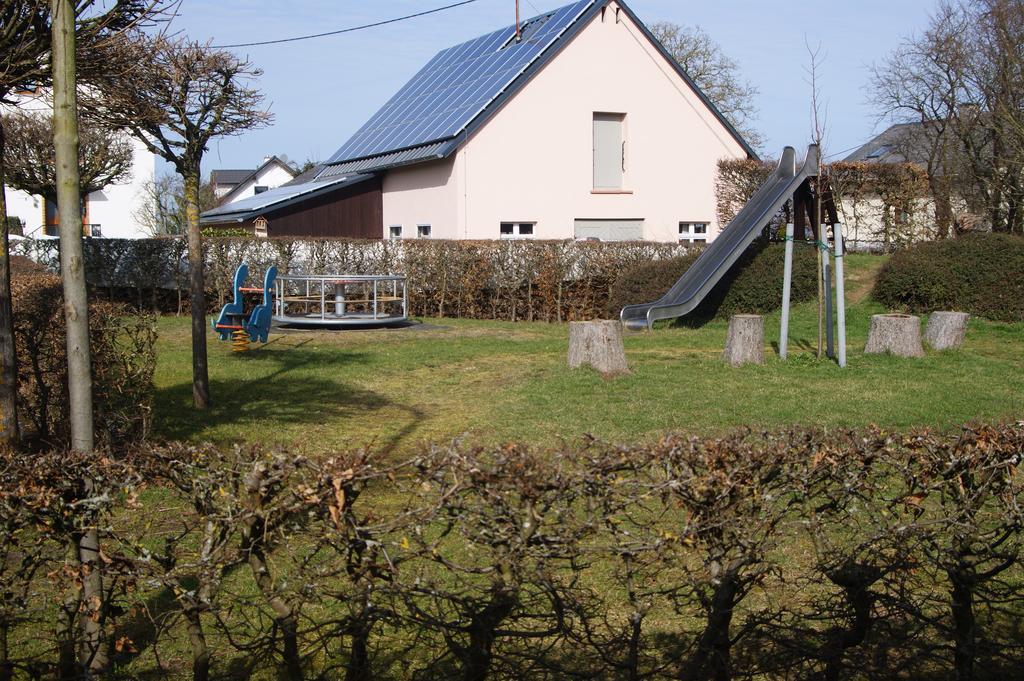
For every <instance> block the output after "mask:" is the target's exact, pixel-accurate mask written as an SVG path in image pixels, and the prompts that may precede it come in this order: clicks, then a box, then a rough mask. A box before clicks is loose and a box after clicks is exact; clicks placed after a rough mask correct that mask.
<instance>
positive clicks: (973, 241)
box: [872, 233, 1024, 322]
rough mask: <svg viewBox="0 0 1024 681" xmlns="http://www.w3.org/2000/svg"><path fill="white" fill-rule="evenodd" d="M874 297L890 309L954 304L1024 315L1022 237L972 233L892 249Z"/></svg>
mask: <svg viewBox="0 0 1024 681" xmlns="http://www.w3.org/2000/svg"><path fill="white" fill-rule="evenodd" d="M872 295H873V297H874V298H875V299H876V300H877V301H879V302H880V303H882V304H883V305H885V306H886V307H888V308H890V309H892V310H903V311H909V312H932V311H934V310H957V311H961V312H969V313H971V314H973V315H977V316H979V317H986V318H988V319H993V320H997V321H1005V322H1020V321H1024V238H1022V237H1019V236H1012V235H1009V234H992V233H974V234H967V235H964V236H962V237H960V238H958V239H949V240H943V241H932V242H925V243H920V244H916V245H914V246H912V247H910V248H908V249H906V250H904V251H900V252H898V253H895V254H893V256H892V258H891V259H890V260H889V261H888V262H887V263H886V264H885V265H884V266H883V267H882V269H881V271H880V272H879V274H878V278H877V279H876V281H875V287H874V291H873V293H872Z"/></svg>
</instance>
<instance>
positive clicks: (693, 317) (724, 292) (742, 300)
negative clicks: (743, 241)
mask: <svg viewBox="0 0 1024 681" xmlns="http://www.w3.org/2000/svg"><path fill="white" fill-rule="evenodd" d="M697 255H698V254H697V253H692V254H688V255H684V256H682V257H678V258H670V259H667V260H661V261H655V262H649V263H642V264H639V265H636V266H634V267H632V268H629V269H627V270H625V271H623V272H622V274H621V275H619V277H618V278H617V279H616V280H615V283H614V284H613V285H612V288H611V292H610V295H609V299H608V314H609V315H611V316H612V317H613V318H617V317H618V314H619V311H620V310H621V309H622V308H623V307H624V306H625V305H631V304H635V303H645V302H651V301H654V300H657V299H658V298H660V297H661V296H662V295H664V294H665V292H666V291H668V290H669V288H670V287H671V286H672V284H673V283H675V281H676V280H677V279H678V278H679V277H680V276H681V275H682V274H683V273H684V272H685V271H686V270H687V269H688V268H689V267H690V265H692V264H693V262H694V261H695V260H696V259H697ZM784 255H785V247H784V245H783V244H770V245H769V244H766V243H765V242H763V241H761V242H755V243H754V244H752V245H751V246H750V248H748V249H747V251H746V252H745V253H744V254H743V255H742V256H741V257H740V259H739V260H738V261H737V262H736V265H734V266H733V267H732V269H730V271H729V272H728V273H727V274H726V276H725V277H724V278H723V279H722V280H721V281H720V282H719V283H718V284H717V285H716V286H715V288H713V289H712V290H711V293H710V295H708V297H707V298H705V299H704V302H702V303H701V304H700V305H699V306H698V307H697V309H696V310H694V312H693V313H691V314H690V315H688V316H687V318H686V319H685V320H684V322H685V323H700V322H703V321H706V320H708V319H711V318H713V317H716V316H718V317H728V316H730V315H733V314H738V313H750V314H756V313H764V312H771V311H772V310H777V309H779V308H780V307H782V273H783V264H784V262H783V259H784ZM817 292H818V284H817V264H816V262H815V251H814V249H813V248H810V247H807V246H804V245H798V246H797V247H796V248H795V250H794V252H793V288H792V291H791V300H792V302H793V303H800V302H804V301H807V300H812V299H814V297H815V296H816V295H817Z"/></svg>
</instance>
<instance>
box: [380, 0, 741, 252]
mask: <svg viewBox="0 0 1024 681" xmlns="http://www.w3.org/2000/svg"><path fill="white" fill-rule="evenodd" d="M615 8H616V6H615V4H614V3H613V4H611V5H609V7H608V8H607V9H606V11H605V13H604V16H603V18H602V16H601V15H600V14H599V15H597V16H596V17H595V18H594V19H593V20H592V21H591V23H590V24H589V25H588V26H587V27H585V28H584V29H583V30H582V31H581V32H580V33H579V34H578V35H577V36H576V37H575V38H574V39H573V41H572V43H570V44H569V45H568V46H566V47H565V48H563V50H562V51H561V52H560V53H559V54H558V56H556V57H555V58H554V59H553V60H552V61H551V62H549V63H548V64H547V65H546V66H545V67H544V68H543V69H542V70H541V71H540V72H539V73H538V74H537V75H536V76H534V78H533V79H532V80H531V81H530V83H528V84H527V85H526V86H525V87H524V88H523V90H521V91H520V92H519V93H518V94H516V95H515V96H514V97H513V98H512V99H511V100H510V101H508V102H507V103H506V104H505V105H504V107H503V108H502V109H501V110H500V111H499V112H498V113H497V114H496V115H495V116H494V117H493V118H491V120H490V121H489V122H488V123H487V124H486V125H484V126H483V127H482V128H481V129H480V130H479V131H477V132H476V133H475V134H474V135H473V136H472V137H471V138H470V139H469V141H468V142H467V143H466V144H464V145H463V146H462V147H461V149H460V150H459V151H458V152H457V154H456V155H455V158H454V159H453V160H450V161H448V162H447V166H442V165H441V164H430V165H429V166H426V165H425V166H415V167H412V168H408V169H396V170H392V171H390V172H389V173H388V175H387V177H386V178H385V181H384V199H383V200H384V223H385V224H384V230H385V231H384V233H385V235H386V234H387V226H388V225H389V224H403V225H413V226H414V225H415V224H417V223H431V224H433V225H434V227H433V236H434V237H437V238H460V239H494V238H498V234H499V231H498V230H499V224H500V223H501V222H503V221H506V222H507V221H521V222H536V228H535V230H534V238H539V239H564V238H571V237H572V236H573V225H574V221H575V220H576V219H579V218H590V219H636V218H643V220H644V230H643V232H644V238H645V239H650V240H659V241H675V240H676V239H677V238H678V223H679V222H681V221H688V222H707V223H709V238H714V235H715V234H716V232H717V230H718V225H717V223H716V221H715V195H714V178H715V172H716V163H717V161H718V160H719V159H721V158H743V157H745V155H746V154H745V152H744V151H743V149H742V147H741V146H740V145H739V143H738V142H736V140H735V139H733V138H732V136H731V135H730V134H729V133H728V131H727V130H726V129H725V127H724V126H723V125H722V124H721V123H719V122H718V120H717V119H716V118H715V117H714V115H713V114H712V113H711V112H710V111H708V110H707V108H706V107H705V106H704V104H703V103H702V102H701V101H700V99H699V98H698V96H697V95H696V94H695V93H694V92H693V91H692V90H690V88H689V87H688V86H687V85H686V83H685V81H684V80H683V79H682V78H681V77H680V76H679V75H678V74H677V73H676V72H675V70H674V69H673V68H672V66H671V64H669V63H668V62H667V61H666V60H665V59H664V58H663V57H662V55H661V54H660V53H659V52H658V50H657V49H656V48H655V47H654V46H652V45H650V44H649V42H648V41H647V40H646V38H645V37H644V36H643V34H642V33H641V31H640V29H639V27H637V26H636V25H634V24H632V23H631V22H630V21H629V19H628V18H627V17H626V15H625V14H624V13H619V14H618V16H616V11H615ZM595 112H606V113H623V114H625V115H626V121H625V126H626V174H625V186H624V191H623V192H619V193H608V192H595V191H594V188H593V151H592V145H593V114H594V113H595ZM428 168H429V170H427V169H428ZM417 183H419V188H417ZM453 201H454V203H455V205H454V206H453V205H452V202H453ZM414 233H415V232H410V231H409V229H408V228H406V232H405V234H406V235H407V236H409V235H412V234H414Z"/></svg>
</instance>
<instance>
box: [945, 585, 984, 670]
mask: <svg viewBox="0 0 1024 681" xmlns="http://www.w3.org/2000/svg"><path fill="white" fill-rule="evenodd" d="M947 574H948V575H949V581H950V584H951V587H952V588H951V590H950V609H951V614H952V616H953V644H954V648H953V669H954V671H955V672H956V677H955V678H956V681H972V680H973V679H974V657H975V653H976V648H977V646H976V642H975V622H974V583H973V579H972V576H971V575H969V574H967V573H964V572H961V571H959V570H950V571H949V572H948V573H947Z"/></svg>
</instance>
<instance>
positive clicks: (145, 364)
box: [11, 268, 156, 449]
mask: <svg viewBox="0 0 1024 681" xmlns="http://www.w3.org/2000/svg"><path fill="white" fill-rule="evenodd" d="M22 269H26V268H22ZM11 295H12V307H13V311H14V347H15V353H16V357H17V363H18V401H17V402H18V421H19V424H20V427H21V431H22V436H23V441H24V444H25V446H26V447H27V448H29V449H40V448H43V449H49V448H58V449H60V448H64V447H67V446H68V443H69V442H70V433H69V431H68V428H69V427H70V426H69V418H68V391H67V368H68V367H67V349H66V345H65V343H66V340H65V329H66V323H65V319H64V307H63V306H64V293H63V287H62V284H61V280H60V277H58V276H56V275H52V274H47V273H46V272H39V271H30V270H27V271H16V272H15V273H14V276H13V277H12V279H11ZM128 312H129V310H128V309H126V308H125V307H124V306H123V305H117V304H111V303H108V302H106V301H97V300H93V301H92V302H91V303H90V304H89V345H90V351H91V363H92V381H93V386H92V387H93V391H92V392H93V405H94V412H95V413H94V422H95V427H96V437H97V442H99V443H100V444H101V445H103V446H112V445H115V444H117V445H118V446H130V445H131V444H132V443H137V442H141V441H142V440H143V439H144V438H145V437H146V434H147V432H148V430H149V425H150V421H151V412H152V402H153V392H154V389H153V373H154V371H155V370H156V320H155V319H154V318H153V316H152V315H146V314H141V315H140V314H128Z"/></svg>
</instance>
